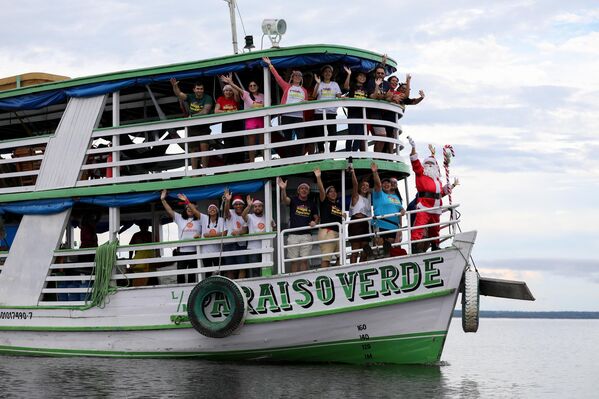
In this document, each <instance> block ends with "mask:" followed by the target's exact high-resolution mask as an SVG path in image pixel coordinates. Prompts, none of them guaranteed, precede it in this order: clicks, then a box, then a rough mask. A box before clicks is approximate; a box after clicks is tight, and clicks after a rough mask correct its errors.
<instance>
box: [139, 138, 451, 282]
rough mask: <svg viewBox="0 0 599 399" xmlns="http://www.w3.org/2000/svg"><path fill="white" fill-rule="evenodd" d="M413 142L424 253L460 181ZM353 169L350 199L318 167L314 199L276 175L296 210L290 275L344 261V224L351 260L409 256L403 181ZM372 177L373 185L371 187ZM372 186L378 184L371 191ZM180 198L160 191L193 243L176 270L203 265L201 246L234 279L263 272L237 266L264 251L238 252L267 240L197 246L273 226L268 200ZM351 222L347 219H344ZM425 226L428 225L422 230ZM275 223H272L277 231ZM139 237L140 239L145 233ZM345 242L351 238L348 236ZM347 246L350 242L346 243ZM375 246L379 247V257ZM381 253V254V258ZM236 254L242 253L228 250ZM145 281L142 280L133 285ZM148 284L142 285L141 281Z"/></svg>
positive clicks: (417, 244)
mask: <svg viewBox="0 0 599 399" xmlns="http://www.w3.org/2000/svg"><path fill="white" fill-rule="evenodd" d="M408 139H409V142H410V144H411V146H412V151H411V153H410V160H411V163H412V168H413V171H414V175H415V178H416V189H417V195H416V199H415V200H414V201H413V209H418V210H420V212H417V213H415V214H414V215H413V216H414V217H413V219H412V220H411V222H410V224H411V226H412V227H413V228H412V230H411V231H410V233H409V234H410V239H411V241H412V242H413V244H412V248H411V250H412V253H419V252H424V251H426V250H428V249H429V248H432V249H437V248H438V247H439V239H438V237H439V235H440V215H441V213H442V211H441V210H440V209H439V207H440V206H441V205H442V200H441V199H442V197H444V196H446V195H448V194H450V193H451V191H452V189H453V188H455V186H456V185H457V184H458V183H459V182H458V181H457V179H456V180H455V181H454V182H453V184H445V185H443V184H442V182H441V176H440V169H439V166H438V164H437V162H436V159H435V157H434V151H433V149H431V152H432V153H431V156H429V157H426V158H424V159H423V160H422V161H420V160H419V158H418V154H417V152H416V146H415V143H414V141H413V140H412V139H411V138H408ZM347 172H348V173H349V175H350V176H351V182H352V183H351V194H350V195H349V196H348V197H347V198H345V196H344V193H342V192H340V191H338V190H337V188H336V187H335V185H333V184H329V185H327V186H326V187H325V183H324V176H323V173H322V171H321V170H320V169H319V168H315V169H314V170H313V174H314V179H315V181H316V189H317V190H318V195H317V196H316V198H313V197H312V196H311V193H312V182H311V181H307V180H306V181H301V182H299V184H298V185H297V188H296V192H295V194H294V195H289V193H288V190H287V188H288V187H287V183H288V181H286V180H284V179H283V178H280V177H278V178H277V186H278V189H279V191H280V201H281V205H283V206H285V207H288V208H289V220H288V223H287V228H288V229H289V231H288V233H287V235H286V238H287V241H286V247H287V250H286V254H285V260H286V265H285V270H286V271H287V272H299V271H304V270H308V269H309V268H310V259H312V258H319V259H320V267H329V266H331V263H332V259H333V257H335V259H336V260H337V264H340V263H341V259H340V254H341V253H340V248H339V245H340V240H339V236H340V227H341V226H343V225H344V224H347V227H348V229H347V231H348V240H349V243H350V245H351V248H352V253H351V256H350V262H351V263H356V262H358V260H359V261H360V262H364V261H367V260H371V259H373V258H374V257H377V256H378V257H381V256H400V255H406V254H407V251H406V250H405V245H406V243H405V242H403V239H402V234H401V231H399V230H401V229H402V226H405V225H406V223H405V222H403V221H402V219H403V217H404V215H405V212H406V209H405V207H404V200H403V198H402V196H401V194H400V193H399V190H398V187H397V180H396V179H394V178H390V177H383V178H381V177H380V176H379V170H378V166H377V164H376V163H375V162H372V163H371V167H370V171H369V173H368V174H366V175H363V176H362V178H361V179H358V176H357V174H356V170H354V169H353V167H352V166H351V163H350V166H349V167H348V170H347ZM371 182H372V185H371ZM371 187H372V189H371ZM177 198H178V199H179V201H180V203H181V204H182V205H183V208H182V209H181V211H180V212H175V211H174V210H173V208H172V207H171V205H170V204H169V203H168V201H167V191H166V190H163V191H162V193H161V201H162V205H163V207H164V209H165V211H166V212H167V214H168V215H169V216H170V218H171V219H172V220H173V222H174V223H175V224H176V225H177V228H178V238H179V240H182V241H188V242H186V243H185V244H184V245H181V246H179V248H177V249H176V250H175V253H174V255H175V256H181V257H182V256H186V258H185V259H182V260H181V261H179V262H177V269H179V270H183V269H190V268H193V269H195V268H197V267H198V265H199V263H198V260H197V257H196V256H193V255H195V254H196V251H197V249H198V248H201V254H202V256H201V257H200V258H201V265H202V266H204V267H210V266H221V265H222V266H227V267H226V268H225V271H224V274H225V275H226V276H227V277H229V278H233V279H237V278H245V277H254V276H257V275H259V270H258V269H250V270H247V269H246V268H240V269H239V270H234V267H230V266H234V265H243V264H247V263H260V262H261V261H262V258H261V257H262V255H261V253H260V251H255V252H253V253H251V254H249V255H238V254H237V253H238V252H239V251H244V250H246V249H247V250H258V249H260V248H261V247H262V240H249V241H246V240H239V241H236V242H229V241H225V240H220V241H219V240H212V241H213V242H212V241H211V242H209V243H202V244H201V245H198V244H195V243H193V240H195V239H201V238H204V239H209V238H218V237H221V238H226V237H239V236H243V235H245V234H256V233H264V232H266V231H267V229H266V223H267V220H269V219H272V218H268V219H267V218H266V215H265V214H264V203H263V202H262V201H261V200H259V199H254V198H252V196H251V195H247V196H246V197H245V200H244V198H243V196H241V195H233V194H232V193H231V192H230V191H229V190H228V189H225V190H224V193H223V196H222V203H221V204H220V205H219V203H218V201H211V202H209V204H208V206H207V208H206V212H205V213H203V212H201V211H200V210H199V209H198V208H197V206H196V205H195V204H194V203H193V202H191V201H190V200H189V199H188V198H187V197H186V196H185V195H184V194H178V195H177ZM342 201H346V208H347V211H348V212H347V213H348V215H347V216H349V220H346V213H345V212H344V211H343V209H344V206H343V203H342ZM344 221H345V223H344ZM420 226H422V227H420ZM274 227H275V225H274V221H273V228H274ZM316 227H318V231H317V232H315V233H317V234H316V237H317V243H318V248H319V250H320V253H319V254H316V255H315V256H314V255H313V247H314V249H315V248H316V247H315V245H316V242H314V238H313V236H314V235H313V230H314V229H315V228H316ZM140 230H141V231H140V232H139V233H136V235H134V236H133V238H132V240H131V243H132V244H134V243H143V242H148V241H147V240H146V239H145V238H146V237H145V236H147V235H149V233H148V232H147V226H146V225H144V226H140ZM138 236H139V237H138ZM341 242H342V243H344V242H345V240H342V241H341ZM342 245H344V244H342ZM373 248H376V249H377V255H375V254H374V251H373ZM381 250H382V255H381ZM234 251H236V252H237V253H235V254H229V253H231V252H234ZM150 252H152V251H140V253H139V254H137V253H136V255H135V256H134V259H142V258H146V257H151V256H152V254H153V253H150ZM146 269H147V265H145V264H142V265H137V266H136V268H135V270H134V271H147V270H146ZM177 281H178V282H179V283H185V282H189V283H194V282H195V281H196V276H195V274H179V275H178V276H177ZM134 285H138V284H134ZM140 285H143V284H140Z"/></svg>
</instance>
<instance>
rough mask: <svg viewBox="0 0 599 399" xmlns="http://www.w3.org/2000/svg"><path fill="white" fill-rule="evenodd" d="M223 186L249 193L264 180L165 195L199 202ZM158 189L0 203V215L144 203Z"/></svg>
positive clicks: (220, 192) (156, 195) (219, 193)
mask: <svg viewBox="0 0 599 399" xmlns="http://www.w3.org/2000/svg"><path fill="white" fill-rule="evenodd" d="M225 187H228V188H229V190H230V191H231V192H232V193H233V194H250V193H255V192H256V191H259V190H261V189H262V187H264V181H262V180H254V181H249V182H240V183H231V184H216V185H212V186H205V187H193V188H184V189H181V190H174V191H170V192H169V193H168V198H170V199H177V194H178V193H183V194H185V195H186V196H187V198H189V199H190V200H191V201H201V200H205V199H210V198H213V199H220V198H221V196H222V195H223V191H224V189H225ZM159 199H160V192H149V193H135V194H116V195H99V196H90V197H81V198H77V199H70V198H65V199H45V200H35V201H21V202H13V203H6V204H0V214H2V213H5V212H9V213H16V214H19V215H50V214H53V213H58V212H62V211H64V210H67V209H69V208H71V207H72V206H73V205H75V204H76V203H82V204H93V205H98V206H102V207H123V206H132V205H139V204H145V203H148V202H153V201H158V200H159Z"/></svg>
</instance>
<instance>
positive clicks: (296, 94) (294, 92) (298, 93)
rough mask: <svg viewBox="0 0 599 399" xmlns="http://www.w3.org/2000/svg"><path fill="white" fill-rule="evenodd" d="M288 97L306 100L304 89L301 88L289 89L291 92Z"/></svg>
mask: <svg viewBox="0 0 599 399" xmlns="http://www.w3.org/2000/svg"><path fill="white" fill-rule="evenodd" d="M287 98H288V99H291V98H292V99H294V100H295V101H303V100H304V91H303V90H302V89H300V88H295V87H292V88H291V89H289V93H288V94H287Z"/></svg>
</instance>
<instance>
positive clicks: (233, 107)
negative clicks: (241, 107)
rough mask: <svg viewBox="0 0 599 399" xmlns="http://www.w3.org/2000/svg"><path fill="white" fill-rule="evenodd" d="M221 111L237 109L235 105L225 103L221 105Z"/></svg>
mask: <svg viewBox="0 0 599 399" xmlns="http://www.w3.org/2000/svg"><path fill="white" fill-rule="evenodd" d="M222 109H223V111H224V112H233V111H237V107H236V106H235V105H233V104H225V105H223V108H222Z"/></svg>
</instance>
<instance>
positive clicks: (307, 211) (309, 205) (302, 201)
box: [277, 177, 318, 273]
mask: <svg viewBox="0 0 599 399" xmlns="http://www.w3.org/2000/svg"><path fill="white" fill-rule="evenodd" d="M277 182H278V184H279V188H280V190H281V202H282V203H283V204H285V205H288V206H289V209H290V211H289V227H290V228H296V227H314V226H315V225H316V224H317V223H318V212H317V209H316V205H315V204H314V202H312V201H310V200H309V199H308V195H309V194H310V185H309V184H308V183H301V184H300V185H299V186H298V187H297V196H294V197H292V198H289V197H288V196H287V182H286V181H283V179H281V178H280V177H278V178H277ZM311 241H312V234H311V233H310V229H308V228H307V229H303V230H299V231H296V232H293V233H290V234H289V237H288V238H287V244H288V245H292V244H307V243H310V242H311ZM311 249H312V245H300V246H294V247H291V248H288V249H287V259H297V258H300V257H306V256H308V255H310V251H311ZM303 270H308V260H307V259H302V260H293V261H292V262H291V272H292V273H293V272H299V271H303Z"/></svg>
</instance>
